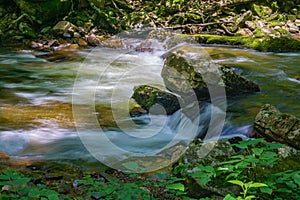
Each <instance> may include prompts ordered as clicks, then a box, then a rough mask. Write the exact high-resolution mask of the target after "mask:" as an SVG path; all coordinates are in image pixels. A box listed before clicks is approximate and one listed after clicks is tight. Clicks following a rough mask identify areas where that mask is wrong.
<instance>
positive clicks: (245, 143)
mask: <svg viewBox="0 0 300 200" xmlns="http://www.w3.org/2000/svg"><path fill="white" fill-rule="evenodd" d="M263 140H264V139H263V138H259V139H255V140H244V141H240V142H239V143H238V144H233V146H236V147H238V148H241V149H245V148H247V147H248V146H250V145H255V144H258V143H260V142H261V141H263Z"/></svg>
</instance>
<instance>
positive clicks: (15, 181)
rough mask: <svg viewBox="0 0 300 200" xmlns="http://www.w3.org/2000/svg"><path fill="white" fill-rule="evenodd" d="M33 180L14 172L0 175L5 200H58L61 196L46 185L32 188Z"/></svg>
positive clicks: (9, 171)
mask: <svg viewBox="0 0 300 200" xmlns="http://www.w3.org/2000/svg"><path fill="white" fill-rule="evenodd" d="M30 180H31V178H28V177H24V176H23V175H22V174H20V173H18V172H16V171H14V170H6V171H3V172H2V173H1V174H0V187H2V191H3V194H2V195H1V198H3V199H24V200H25V199H44V200H46V199H49V200H58V199H59V194H58V193H57V192H56V191H54V190H50V189H47V188H46V187H45V186H44V185H37V186H34V187H33V186H30V185H29V182H30Z"/></svg>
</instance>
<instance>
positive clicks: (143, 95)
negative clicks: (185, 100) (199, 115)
mask: <svg viewBox="0 0 300 200" xmlns="http://www.w3.org/2000/svg"><path fill="white" fill-rule="evenodd" d="M132 98H133V99H134V100H135V101H136V102H137V103H138V104H139V105H141V107H142V108H143V109H145V110H147V111H148V112H151V113H152V114H167V115H171V114H173V113H174V112H175V111H177V110H178V109H180V104H179V100H178V97H177V96H175V95H174V94H171V93H169V92H165V91H162V90H160V89H158V88H156V87H152V86H148V85H141V86H137V87H135V88H134V93H133V95H132Z"/></svg>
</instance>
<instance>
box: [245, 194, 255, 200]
mask: <svg viewBox="0 0 300 200" xmlns="http://www.w3.org/2000/svg"><path fill="white" fill-rule="evenodd" d="M254 198H256V197H255V196H254V195H251V196H246V198H245V200H251V199H254Z"/></svg>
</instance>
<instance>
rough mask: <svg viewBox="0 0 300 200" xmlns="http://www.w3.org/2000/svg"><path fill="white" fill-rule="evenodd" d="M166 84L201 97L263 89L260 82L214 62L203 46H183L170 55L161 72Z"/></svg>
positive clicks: (188, 94) (179, 93) (178, 91)
mask: <svg viewBox="0 0 300 200" xmlns="http://www.w3.org/2000/svg"><path fill="white" fill-rule="evenodd" d="M161 75H162V77H163V79H164V83H165V85H166V87H167V88H168V89H169V90H170V91H172V92H174V93H176V94H178V95H181V96H183V97H184V99H185V98H186V97H189V96H196V97H197V98H198V100H202V99H203V100H205V99H209V98H210V97H211V95H212V94H213V96H220V95H225V91H224V89H225V90H226V94H227V95H230V96H231V95H240V94H245V93H252V92H257V91H259V87H258V85H257V84H255V83H253V82H251V81H249V80H247V79H245V78H244V77H242V76H240V75H238V74H237V73H235V72H233V71H231V70H230V69H228V68H226V67H224V66H221V65H219V64H216V63H214V62H212V61H211V60H210V59H209V56H208V55H207V54H206V53H205V51H204V50H203V49H202V48H201V47H196V46H181V47H178V48H176V49H174V50H172V51H171V52H169V53H168V54H167V55H166V59H165V63H164V66H163V69H162V72H161Z"/></svg>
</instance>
